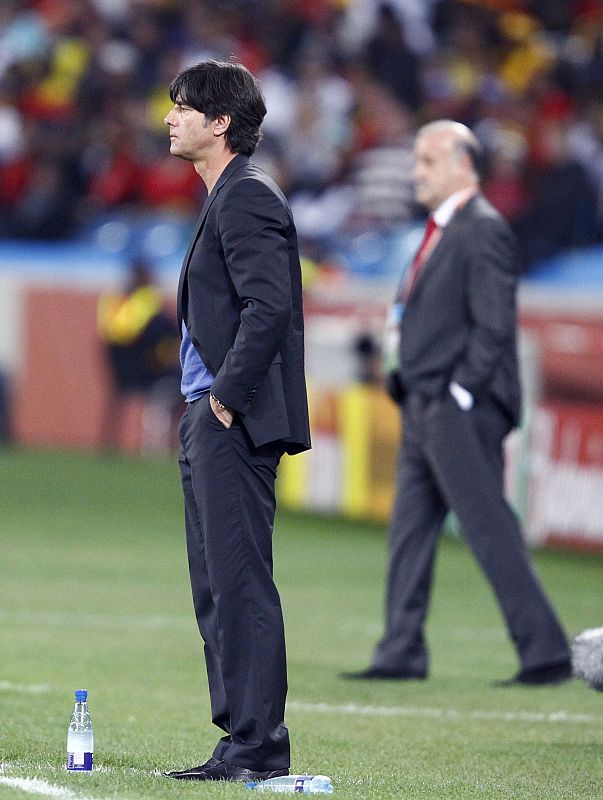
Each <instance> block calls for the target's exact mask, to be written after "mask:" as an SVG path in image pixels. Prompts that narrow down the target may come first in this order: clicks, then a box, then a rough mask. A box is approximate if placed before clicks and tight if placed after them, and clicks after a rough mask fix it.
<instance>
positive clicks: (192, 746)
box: [0, 450, 603, 800]
mask: <svg viewBox="0 0 603 800" xmlns="http://www.w3.org/2000/svg"><path fill="white" fill-rule="evenodd" d="M0 486H1V487H2V488H1V493H2V494H1V499H0V533H1V542H2V545H1V547H2V551H1V552H2V555H1V567H0V569H1V580H0V754H1V756H0V758H1V764H0V798H9V797H10V798H19V797H26V796H27V795H26V794H25V793H24V792H23V791H21V790H20V789H19V788H18V786H17V785H16V783H15V779H18V778H36V779H38V780H40V781H43V782H44V783H43V784H38V788H41V790H42V791H47V792H48V793H50V792H52V791H57V789H56V787H64V789H65V790H66V793H65V794H64V796H66V797H87V798H93V799H94V800H96V798H99V800H100V798H103V799H106V798H120V799H125V798H128V799H129V800H134V799H135V798H145V800H146V799H147V798H148V799H149V800H152V799H153V798H188V797H198V796H203V797H210V798H211V797H219V798H244V797H247V796H249V795H248V792H247V790H246V789H245V788H244V787H243V786H242V785H228V784H224V785H223V784H220V785H206V784H197V783H185V784H182V783H177V782H170V781H169V780H167V779H165V778H162V777H160V776H159V775H158V774H157V770H161V769H165V768H173V767H186V766H191V765H192V764H196V763H199V762H200V761H204V760H205V759H206V758H207V757H208V756H209V754H210V753H211V750H212V748H213V746H214V744H215V741H216V738H217V736H218V735H219V732H218V731H217V729H215V728H213V727H212V725H211V723H210V721H209V717H210V714H209V701H208V694H207V688H206V682H205V672H204V667H203V658H202V648H201V642H200V639H199V637H198V634H197V631H196V626H195V622H194V618H193V613H192V604H191V600H190V595H189V585H188V575H187V567H186V556H185V549H184V536H183V531H182V527H183V525H182V508H181V499H180V489H179V483H178V475H177V469H176V465H175V463H173V462H172V461H167V460H165V461H164V460H142V459H129V458H102V457H94V456H88V455H82V454H73V453H62V452H51V451H48V452H22V451H18V450H5V451H0ZM385 551H386V546H385V531H384V529H383V527H381V526H374V525H369V524H362V523H351V522H349V521H344V520H341V519H325V518H320V517H311V516H302V515H290V514H287V513H285V512H281V513H280V514H279V516H278V519H277V526H276V533H275V565H276V575H277V581H278V584H279V587H280V589H281V594H282V599H283V606H284V610H285V622H286V627H287V645H288V658H289V708H288V713H287V722H288V725H289V728H290V731H291V735H292V766H293V769H294V770H295V771H298V772H304V771H307V772H319V773H323V774H328V775H330V776H331V777H332V778H333V781H334V785H335V792H336V794H337V796H338V797H340V798H342V800H343V799H344V798H356V799H357V800H361V798H371V799H372V798H374V799H375V800H382V799H383V800H385V798H425V799H426V800H440V798H441V799H442V800H444V799H446V800H449V799H450V800H452V798H454V800H464V798H471V799H473V798H480V800H482V799H483V800H489V798H496V799H497V800H498V799H500V800H503V798H504V799H505V800H507V798H508V800H511V799H512V800H520V799H521V800H523V799H524V798H525V800H528V799H529V800H532V798H534V800H536V798H538V800H556V799H557V798H559V799H561V798H563V799H564V800H565V798H576V799H577V800H581V799H582V798H584V800H587V799H588V800H593V798H603V695H602V694H600V693H597V692H594V691H593V690H592V689H590V688H588V687H587V686H586V685H584V684H583V683H581V682H579V681H572V682H570V683H568V684H565V685H563V686H559V687H547V688H537V689H528V688H511V689H495V688H493V687H492V685H491V682H492V681H493V680H494V679H496V678H501V677H507V676H508V675H510V674H512V673H513V672H514V671H515V670H516V668H517V664H516V660H515V656H514V653H513V649H512V647H511V646H510V644H509V642H508V641H507V639H506V635H505V633H504V630H503V625H502V621H501V618H500V614H499V612H498V609H497V606H496V604H495V602H494V600H493V598H492V596H491V593H490V590H489V588H488V587H487V585H486V584H485V582H484V580H483V578H482V576H481V574H480V573H479V572H478V570H477V567H476V566H475V564H474V562H473V560H472V558H471V556H470V555H469V553H468V551H467V549H466V547H465V546H464V545H463V544H462V543H461V542H459V541H456V540H453V539H450V538H446V539H444V540H443V542H442V545H441V548H440V553H439V558H438V562H437V567H436V582H435V590H434V595H433V601H432V609H431V613H430V618H429V623H428V636H429V640H430V643H431V646H432V674H431V677H430V679H429V680H428V681H424V682H410V683H398V682H392V683H388V682H385V683H367V684H363V683H351V682H346V681H343V680H341V679H340V678H338V675H337V673H338V672H339V671H340V670H347V669H354V668H361V667H363V666H365V665H366V664H367V663H368V659H369V657H370V652H371V649H372V646H373V644H374V642H375V640H376V638H377V637H378V635H379V633H380V631H381V618H382V596H383V582H384V568H385V558H386V552H385ZM535 560H536V562H537V568H538V571H539V573H540V574H541V576H542V578H543V581H544V583H545V585H546V588H547V590H548V592H549V594H550V596H551V597H552V599H553V601H554V603H555V604H556V606H557V608H558V610H559V613H560V615H561V617H562V619H563V621H564V623H565V625H566V627H567V630H568V633H569V634H570V635H574V634H576V633H578V632H580V631H581V630H582V629H584V628H585V627H591V626H595V625H601V624H602V619H601V617H602V614H603V603H602V601H601V586H602V581H601V578H602V574H603V561H602V560H601V559H600V558H597V557H588V556H585V555H576V554H568V553H561V552H539V553H537V554H536V556H535ZM80 687H81V688H87V689H88V690H89V693H90V707H91V712H92V716H93V721H94V730H95V745H96V746H95V765H96V768H95V771H94V772H93V773H92V774H88V775H83V774H69V773H67V772H66V771H65V770H64V768H63V764H64V757H65V741H66V730H67V724H68V720H69V715H70V712H71V706H72V697H73V690H74V689H75V688H80ZM30 789H31V787H30ZM31 791H33V789H31Z"/></svg>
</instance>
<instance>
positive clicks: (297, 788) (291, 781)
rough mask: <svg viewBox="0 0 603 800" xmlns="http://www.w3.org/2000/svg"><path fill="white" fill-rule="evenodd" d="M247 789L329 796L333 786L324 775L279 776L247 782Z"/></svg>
mask: <svg viewBox="0 0 603 800" xmlns="http://www.w3.org/2000/svg"><path fill="white" fill-rule="evenodd" d="M245 785H246V786H247V788H248V789H255V791H256V792H305V793H306V794H331V792H332V791H333V784H332V783H331V779H330V778H327V776H326V775H281V777H279V778H268V780H265V781H248V782H247V783H246V784H245Z"/></svg>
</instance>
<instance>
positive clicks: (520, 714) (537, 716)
mask: <svg viewBox="0 0 603 800" xmlns="http://www.w3.org/2000/svg"><path fill="white" fill-rule="evenodd" d="M287 710H288V711H306V712H308V713H311V714H350V715H352V716H358V717H428V718H431V719H492V720H500V721H502V722H571V723H582V722H595V723H603V716H596V715H592V714H568V713H567V711H552V712H550V713H544V712H539V711H480V710H476V711H459V710H458V709H455V708H413V707H409V706H359V705H356V704H355V703H347V704H345V705H340V706H336V705H330V704H329V703H299V702H296V701H295V700H292V701H291V702H288V703H287Z"/></svg>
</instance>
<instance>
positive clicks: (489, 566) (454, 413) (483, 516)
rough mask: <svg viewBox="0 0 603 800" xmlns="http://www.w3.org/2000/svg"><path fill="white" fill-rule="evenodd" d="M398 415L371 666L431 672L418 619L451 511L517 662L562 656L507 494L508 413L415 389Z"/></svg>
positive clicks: (526, 664) (527, 664) (562, 643)
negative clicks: (379, 624)
mask: <svg viewBox="0 0 603 800" xmlns="http://www.w3.org/2000/svg"><path fill="white" fill-rule="evenodd" d="M403 417H404V420H403V421H404V429H403V441H402V448H401V452H400V456H399V463H398V472H397V494H396V500H395V503H394V508H393V512H392V521H391V525H390V554H389V575H388V581H387V595H386V629H385V634H384V637H383V639H382V640H381V641H380V642H379V644H378V645H377V648H376V650H375V653H374V656H373V663H374V665H375V666H377V667H379V668H382V669H385V670H393V671H397V670H404V669H407V670H410V671H413V672H416V673H423V674H426V673H427V672H428V668H429V663H428V652H427V645H426V642H425V637H424V623H425V617H426V614H427V609H428V603H429V594H430V588H431V581H432V573H433V564H434V555H435V550H436V545H437V540H438V537H439V534H440V531H441V527H442V523H443V521H444V518H445V516H446V514H447V512H448V510H449V509H452V511H454V512H455V514H456V516H457V518H458V520H459V523H460V526H461V528H462V530H463V533H464V535H465V537H466V539H467V541H468V543H469V546H470V547H471V549H472V551H473V554H474V556H475V557H476V559H477V561H478V562H479V564H480V566H481V568H482V570H483V572H484V573H485V575H486V577H487V579H488V581H489V582H490V584H491V586H492V588H493V590H494V592H495V594H496V597H497V599H498V602H499V605H500V608H501V611H502V613H503V615H504V618H505V621H506V624H507V628H508V631H509V634H510V636H511V639H512V641H513V643H514V644H515V647H516V649H517V652H518V655H519V660H520V662H521V666H522V668H524V669H532V668H535V667H539V666H543V665H545V664H553V663H557V662H560V661H563V660H564V659H567V658H568V657H569V651H568V645H567V641H566V637H565V635H564V633H563V631H562V629H561V626H560V624H559V622H558V620H557V617H556V615H555V612H554V611H553V608H552V606H551V605H550V603H549V601H548V600H547V598H546V596H545V594H544V592H543V589H542V587H541V585H540V582H539V580H538V578H537V576H536V574H535V572H534V570H533V567H532V564H531V562H530V558H529V555H528V551H527V547H526V545H525V541H524V538H523V535H522V532H521V529H520V527H519V523H518V521H517V518H516V517H515V514H514V513H513V511H512V509H511V508H510V506H509V505H508V503H507V502H506V500H505V498H504V495H503V473H504V462H503V450H502V445H503V440H504V438H505V436H506V435H507V433H508V432H509V430H510V428H511V424H510V421H509V419H508V417H507V415H506V414H505V412H504V411H503V410H502V409H501V408H500V407H499V406H498V405H496V404H495V403H494V402H493V401H491V400H484V401H480V402H478V403H476V404H475V405H474V407H473V408H472V409H471V410H470V411H462V410H461V409H460V408H459V407H458V405H457V404H456V401H455V400H454V398H452V397H446V398H444V399H441V400H435V401H431V402H427V401H426V399H425V398H422V397H420V396H418V395H411V396H410V397H409V398H408V399H407V401H406V403H405V406H404V409H403Z"/></svg>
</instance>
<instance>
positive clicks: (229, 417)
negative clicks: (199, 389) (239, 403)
mask: <svg viewBox="0 0 603 800" xmlns="http://www.w3.org/2000/svg"><path fill="white" fill-rule="evenodd" d="M209 405H210V406H211V410H212V411H213V412H214V414H215V415H216V417H217V418H218V419H219V420H220V422H221V423H222V425H224V427H225V428H230V426H231V425H232V421H233V419H234V411H233V410H232V408H228V406H225V405H224V404H223V403H221V402H220V401H219V400H218V399H217V397H214V395H213V394H210V396H209Z"/></svg>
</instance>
